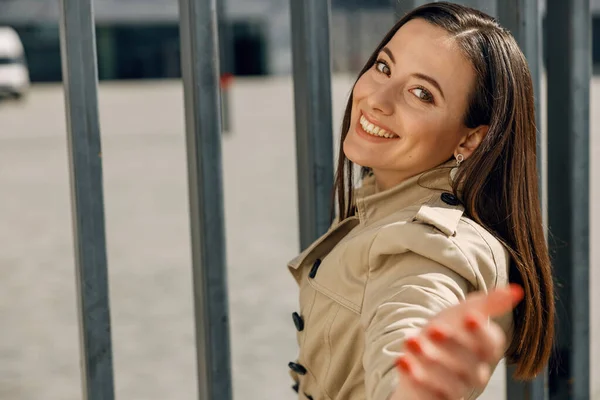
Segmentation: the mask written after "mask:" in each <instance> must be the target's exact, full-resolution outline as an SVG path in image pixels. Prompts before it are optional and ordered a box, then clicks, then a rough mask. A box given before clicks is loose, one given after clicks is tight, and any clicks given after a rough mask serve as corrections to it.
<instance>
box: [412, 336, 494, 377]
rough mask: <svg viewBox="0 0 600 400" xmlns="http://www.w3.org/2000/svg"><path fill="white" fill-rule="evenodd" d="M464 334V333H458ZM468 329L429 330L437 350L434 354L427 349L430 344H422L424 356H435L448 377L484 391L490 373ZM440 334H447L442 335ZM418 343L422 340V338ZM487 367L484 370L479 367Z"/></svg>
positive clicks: (433, 351)
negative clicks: (481, 388)
mask: <svg viewBox="0 0 600 400" xmlns="http://www.w3.org/2000/svg"><path fill="white" fill-rule="evenodd" d="M460 331H463V332H462V333H459V332H460ZM465 331H466V329H456V328H454V329H453V330H450V329H449V328H447V327H440V326H435V327H432V328H429V329H428V334H429V336H428V339H429V340H430V341H431V344H432V345H433V346H435V347H434V348H433V350H432V348H431V347H427V346H428V344H427V342H421V347H422V352H423V353H425V354H427V355H430V354H432V353H434V354H435V359H436V362H437V363H438V364H440V365H442V366H444V367H445V368H446V373H445V375H446V376H451V375H452V376H454V379H455V380H457V381H458V380H460V381H462V382H463V383H465V384H466V385H467V386H468V387H470V388H473V387H482V386H485V384H487V382H488V380H489V376H488V375H486V371H487V370H489V367H488V366H487V365H488V364H487V362H486V361H485V360H483V359H482V358H481V357H480V356H479V354H478V351H479V348H478V345H477V343H476V342H475V339H474V338H473V337H472V335H470V334H469V333H468V332H465ZM438 332H444V333H443V334H442V335H440V334H439V333H438ZM419 340H421V341H422V340H423V339H422V337H419ZM411 347H412V344H411V341H410V340H409V341H407V348H411ZM482 364H483V365H485V366H486V367H483V369H482V368H481V367H480V365H482Z"/></svg>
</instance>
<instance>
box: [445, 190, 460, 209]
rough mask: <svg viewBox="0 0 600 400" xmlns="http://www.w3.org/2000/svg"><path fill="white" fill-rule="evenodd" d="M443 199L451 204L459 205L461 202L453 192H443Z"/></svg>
mask: <svg viewBox="0 0 600 400" xmlns="http://www.w3.org/2000/svg"><path fill="white" fill-rule="evenodd" d="M442 201H443V202H444V203H446V204H449V205H451V206H457V205H459V204H460V201H458V199H457V198H456V196H455V195H453V194H452V193H442Z"/></svg>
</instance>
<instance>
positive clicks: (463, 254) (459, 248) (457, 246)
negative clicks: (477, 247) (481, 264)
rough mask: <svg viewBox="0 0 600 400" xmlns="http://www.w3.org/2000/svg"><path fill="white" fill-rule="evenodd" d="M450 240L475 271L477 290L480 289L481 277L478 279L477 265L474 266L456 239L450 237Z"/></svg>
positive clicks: (472, 270)
mask: <svg viewBox="0 0 600 400" xmlns="http://www.w3.org/2000/svg"><path fill="white" fill-rule="evenodd" d="M448 240H450V242H451V244H452V245H453V246H454V247H455V248H456V249H457V250H458V251H459V252H460V254H461V255H462V256H463V258H464V259H465V262H466V263H467V265H468V266H469V268H471V272H473V276H474V277H475V290H476V291H478V290H479V289H480V287H479V279H477V271H476V270H475V267H474V266H473V264H471V261H469V258H468V257H467V255H466V254H465V252H464V251H463V249H462V248H461V247H460V246H459V245H458V244H457V243H456V242H455V241H454V239H453V238H448Z"/></svg>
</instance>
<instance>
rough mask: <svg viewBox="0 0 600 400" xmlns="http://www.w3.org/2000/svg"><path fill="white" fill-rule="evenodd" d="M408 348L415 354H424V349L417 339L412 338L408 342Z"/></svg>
mask: <svg viewBox="0 0 600 400" xmlns="http://www.w3.org/2000/svg"><path fill="white" fill-rule="evenodd" d="M406 348H407V349H408V350H410V351H412V352H413V353H415V354H422V353H423V348H422V347H421V344H420V343H419V340H418V339H417V338H410V339H408V340H407V341H406Z"/></svg>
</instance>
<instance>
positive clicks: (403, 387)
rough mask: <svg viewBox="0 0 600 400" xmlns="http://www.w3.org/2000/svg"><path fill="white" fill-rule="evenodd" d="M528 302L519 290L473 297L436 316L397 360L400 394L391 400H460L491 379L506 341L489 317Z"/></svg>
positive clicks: (512, 286)
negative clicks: (522, 302)
mask: <svg viewBox="0 0 600 400" xmlns="http://www.w3.org/2000/svg"><path fill="white" fill-rule="evenodd" d="M522 298H523V290H522V289H521V288H520V287H519V286H516V285H510V286H508V287H506V288H503V289H498V290H496V291H494V292H491V293H489V294H487V295H486V294H482V293H474V294H472V295H470V296H467V298H466V300H465V301H464V302H462V303H461V304H459V305H456V306H454V307H451V308H448V309H446V310H444V311H442V312H441V313H439V314H438V315H436V316H435V317H434V318H433V319H432V320H431V321H430V322H429V324H428V325H427V326H426V327H425V328H424V329H423V330H422V331H421V333H420V334H419V335H418V336H416V337H413V338H410V339H408V340H407V341H406V342H405V354H404V355H403V356H401V357H400V358H398V360H397V366H398V370H399V371H400V379H399V383H398V388H397V390H396V392H395V393H394V395H393V396H392V399H391V400H430V399H432V400H433V399H436V400H437V399H440V400H441V399H444V400H459V399H462V398H463V397H466V396H468V395H469V394H470V393H471V391H472V390H473V388H483V387H484V386H485V385H486V384H487V382H488V381H489V379H490V375H491V371H490V365H494V364H496V363H497V362H498V361H500V359H501V358H502V357H503V353H504V349H505V343H506V338H505V335H504V332H503V331H502V329H501V328H500V327H499V326H498V325H497V324H495V323H494V322H491V321H490V322H488V321H489V317H495V316H500V315H503V314H505V313H507V312H509V311H511V310H512V308H513V307H514V306H515V305H517V304H518V303H519V302H520V301H521V299H522Z"/></svg>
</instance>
